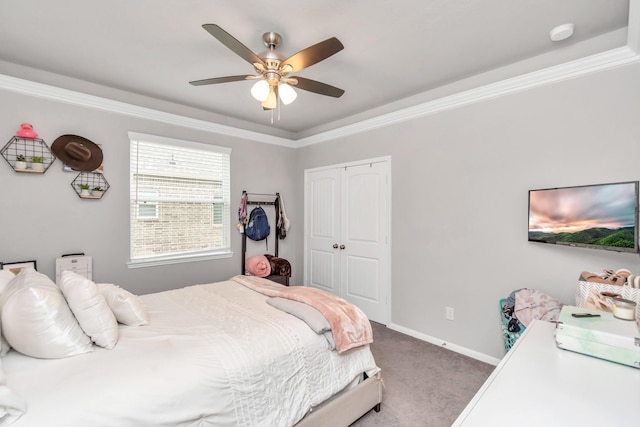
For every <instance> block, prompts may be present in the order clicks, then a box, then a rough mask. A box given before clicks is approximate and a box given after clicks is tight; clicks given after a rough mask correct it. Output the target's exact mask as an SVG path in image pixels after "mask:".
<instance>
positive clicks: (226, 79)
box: [189, 75, 255, 86]
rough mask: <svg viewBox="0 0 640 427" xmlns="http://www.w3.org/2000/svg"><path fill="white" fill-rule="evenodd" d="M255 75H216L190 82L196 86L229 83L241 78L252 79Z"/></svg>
mask: <svg viewBox="0 0 640 427" xmlns="http://www.w3.org/2000/svg"><path fill="white" fill-rule="evenodd" d="M254 77H255V76H252V75H248V76H227V77H215V78H213V79H204V80H195V81H192V82H189V84H192V85H194V86H203V85H213V84H217V83H228V82H239V81H240V80H251V79H253V78H254Z"/></svg>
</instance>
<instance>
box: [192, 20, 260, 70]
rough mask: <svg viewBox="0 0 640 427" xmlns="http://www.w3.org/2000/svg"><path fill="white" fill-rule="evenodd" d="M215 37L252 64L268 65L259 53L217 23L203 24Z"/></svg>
mask: <svg viewBox="0 0 640 427" xmlns="http://www.w3.org/2000/svg"><path fill="white" fill-rule="evenodd" d="M202 28H204V29H205V30H207V31H208V32H209V34H211V35H212V36H213V37H215V38H216V39H218V40H219V41H220V43H222V44H223V45H225V46H226V47H228V48H229V49H231V50H232V51H233V52H234V53H235V54H236V55H238V56H239V57H241V58H242V59H244V60H245V61H247V62H248V63H250V64H251V65H253V64H254V63H255V64H260V65H263V66H265V67H266V64H265V63H264V61H263V60H262V59H260V57H259V56H258V55H256V54H255V53H253V52H252V51H251V50H250V49H249V48H248V47H246V46H245V45H243V44H242V43H240V42H239V41H238V40H236V39H235V38H234V37H233V36H232V35H231V34H229V33H227V32H226V31H225V30H223V29H222V28H220V27H219V26H218V25H216V24H204V25H203V26H202Z"/></svg>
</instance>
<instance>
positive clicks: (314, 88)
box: [290, 76, 344, 98]
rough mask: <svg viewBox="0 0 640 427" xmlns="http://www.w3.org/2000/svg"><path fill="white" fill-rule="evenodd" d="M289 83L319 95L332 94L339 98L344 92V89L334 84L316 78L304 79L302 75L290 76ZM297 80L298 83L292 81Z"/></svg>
mask: <svg viewBox="0 0 640 427" xmlns="http://www.w3.org/2000/svg"><path fill="white" fill-rule="evenodd" d="M290 79H291V80H290V82H291V84H293V85H294V87H297V88H298V89H302V90H306V91H309V92H314V93H318V94H320V95H326V96H333V97H334V98H340V97H341V96H342V94H343V93H344V90H342V89H339V88H337V87H335V86H331V85H328V84H326V83H321V82H318V81H316V80H311V79H305V78H304V77H298V76H294V77H291V78H290ZM294 79H295V80H297V81H298V83H294V82H293V80H294Z"/></svg>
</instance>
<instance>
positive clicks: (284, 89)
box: [278, 83, 298, 105]
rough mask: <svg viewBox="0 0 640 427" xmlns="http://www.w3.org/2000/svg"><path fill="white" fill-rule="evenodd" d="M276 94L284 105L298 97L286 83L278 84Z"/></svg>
mask: <svg viewBox="0 0 640 427" xmlns="http://www.w3.org/2000/svg"><path fill="white" fill-rule="evenodd" d="M278 95H280V99H281V100H282V103H283V104H284V105H289V104H291V103H292V102H293V101H295V100H296V98H297V97H298V94H297V93H296V91H295V90H293V88H292V87H291V86H289V85H288V84H286V83H282V84H281V85H280V86H278Z"/></svg>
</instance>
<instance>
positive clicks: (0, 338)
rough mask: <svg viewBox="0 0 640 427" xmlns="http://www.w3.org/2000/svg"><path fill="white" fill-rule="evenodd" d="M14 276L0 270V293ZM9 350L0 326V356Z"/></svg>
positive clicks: (8, 271)
mask: <svg viewBox="0 0 640 427" xmlns="http://www.w3.org/2000/svg"><path fill="white" fill-rule="evenodd" d="M14 277H16V275H15V274H13V272H12V271H11V270H0V295H2V291H4V288H5V287H6V286H7V284H8V283H9V282H10V281H12V280H13V278H14ZM9 350H11V346H10V345H9V343H8V342H7V340H6V339H5V337H4V335H2V328H1V327H0V357H4V356H6V355H7V353H8V352H9ZM0 419H1V418H0Z"/></svg>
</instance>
